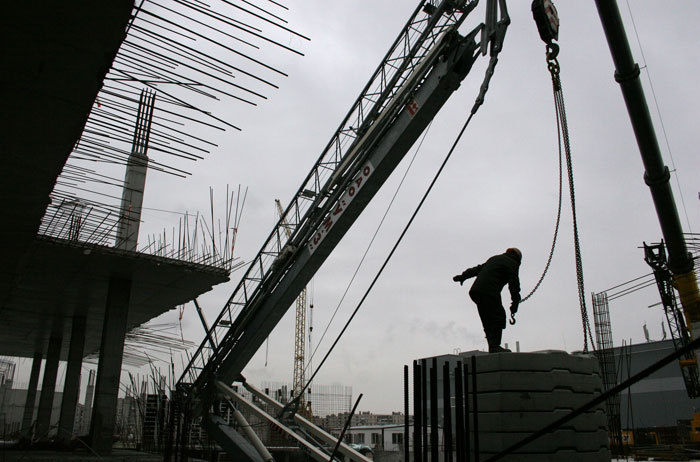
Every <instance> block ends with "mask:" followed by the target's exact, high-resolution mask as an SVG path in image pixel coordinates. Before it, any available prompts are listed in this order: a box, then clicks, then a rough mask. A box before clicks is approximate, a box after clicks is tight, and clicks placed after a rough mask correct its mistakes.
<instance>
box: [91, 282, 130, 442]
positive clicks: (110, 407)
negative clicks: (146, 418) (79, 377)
mask: <svg viewBox="0 0 700 462" xmlns="http://www.w3.org/2000/svg"><path fill="white" fill-rule="evenodd" d="M130 297H131V280H130V279H125V278H120V277H116V276H112V277H111V278H110V280H109V288H108V289H107V305H106V307H105V316H104V319H105V320H104V324H103V326H102V342H101V344H100V360H99V364H98V366H97V380H96V382H95V402H94V403H93V408H92V421H91V425H90V436H91V439H92V449H93V450H94V451H95V452H96V453H97V454H99V455H109V454H110V453H111V451H112V435H113V433H114V425H115V421H116V412H117V393H119V376H120V375H121V369H122V355H123V353H124V337H125V336H126V322H127V315H128V312H129V299H130Z"/></svg>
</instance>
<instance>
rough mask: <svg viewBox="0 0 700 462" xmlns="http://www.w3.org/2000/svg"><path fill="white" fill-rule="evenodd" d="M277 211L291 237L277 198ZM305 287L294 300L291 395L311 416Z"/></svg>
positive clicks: (307, 415)
mask: <svg viewBox="0 0 700 462" xmlns="http://www.w3.org/2000/svg"><path fill="white" fill-rule="evenodd" d="M275 204H276V205H277V212H278V213H279V216H280V220H281V221H282V226H283V227H284V230H285V231H286V234H287V239H289V238H291V237H292V230H291V228H290V226H289V224H288V223H287V220H286V219H285V218H284V210H283V209H282V203H281V202H280V200H279V199H275ZM306 300H307V299H306V287H304V288H303V289H302V291H301V292H300V293H299V296H298V297H297V300H296V318H295V321H294V382H293V383H292V395H293V396H294V397H297V396H298V397H299V401H298V402H299V408H300V409H301V411H302V413H303V414H304V415H305V416H306V417H309V416H311V402H310V401H306V399H305V398H304V390H303V388H304V382H305V381H306V380H305V379H306V377H305V374H304V358H305V350H306V338H305V336H304V335H305V334H306Z"/></svg>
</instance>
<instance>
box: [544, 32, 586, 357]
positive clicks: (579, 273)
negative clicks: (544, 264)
mask: <svg viewBox="0 0 700 462" xmlns="http://www.w3.org/2000/svg"><path fill="white" fill-rule="evenodd" d="M558 52H559V47H556V46H551V45H548V46H547V67H548V68H549V72H550V74H551V75H552V86H553V88H554V103H555V109H556V113H557V127H558V130H560V131H561V134H562V136H563V139H564V151H565V153H566V169H567V174H568V177H569V193H570V196H571V216H572V221H573V230H574V253H575V259H576V281H577V285H578V298H579V305H580V308H581V323H582V324H583V351H584V352H588V339H589V338H590V340H591V348H592V349H595V342H594V341H593V334H592V332H591V325H590V321H589V319H588V309H587V307H586V293H585V289H584V282H583V260H582V258H581V245H580V241H579V236H578V221H577V219H576V195H575V190H574V172H573V167H572V161H571V145H570V142H569V128H568V125H567V122H566V108H565V106H564V92H563V91H562V87H561V80H560V79H559V70H560V67H559V62H558V61H557V54H558Z"/></svg>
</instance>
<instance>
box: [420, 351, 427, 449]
mask: <svg viewBox="0 0 700 462" xmlns="http://www.w3.org/2000/svg"><path fill="white" fill-rule="evenodd" d="M421 383H422V390H423V396H422V398H423V402H422V403H421V406H422V408H423V412H422V416H423V425H422V427H423V461H424V462H428V361H427V360H426V359H423V360H421Z"/></svg>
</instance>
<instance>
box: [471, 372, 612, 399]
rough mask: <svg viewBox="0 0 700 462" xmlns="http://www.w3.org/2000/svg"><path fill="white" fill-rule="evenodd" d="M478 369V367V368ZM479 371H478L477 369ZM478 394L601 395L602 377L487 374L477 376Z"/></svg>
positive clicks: (566, 374)
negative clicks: (568, 393) (557, 391)
mask: <svg viewBox="0 0 700 462" xmlns="http://www.w3.org/2000/svg"><path fill="white" fill-rule="evenodd" d="M477 368H478V366H477ZM477 370H478V369H477ZM476 389H477V391H478V392H491V393H492V392H499V391H508V392H551V391H555V390H570V391H573V392H574V393H600V392H601V390H602V382H601V379H600V376H598V375H590V374H577V373H571V372H569V371H566V370H553V371H549V372H526V371H520V372H514V371H505V372H486V373H481V374H478V375H477V383H476Z"/></svg>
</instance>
